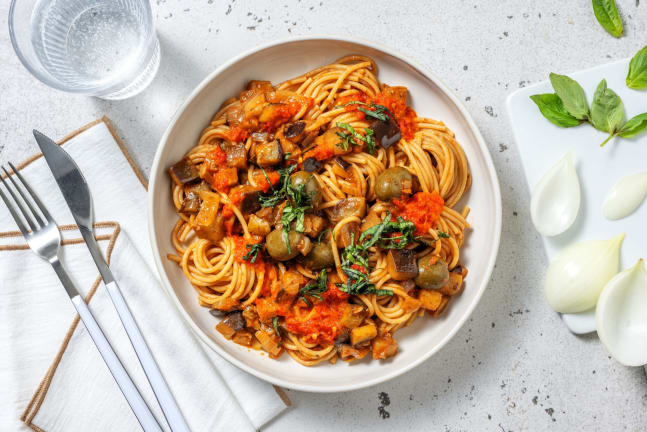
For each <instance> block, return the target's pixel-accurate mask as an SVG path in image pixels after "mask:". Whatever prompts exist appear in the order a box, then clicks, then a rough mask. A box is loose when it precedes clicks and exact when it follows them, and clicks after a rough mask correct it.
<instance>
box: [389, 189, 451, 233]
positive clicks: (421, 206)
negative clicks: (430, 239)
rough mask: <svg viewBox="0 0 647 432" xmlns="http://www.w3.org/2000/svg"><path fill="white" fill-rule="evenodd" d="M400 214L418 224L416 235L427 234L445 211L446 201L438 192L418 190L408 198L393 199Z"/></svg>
mask: <svg viewBox="0 0 647 432" xmlns="http://www.w3.org/2000/svg"><path fill="white" fill-rule="evenodd" d="M393 203H394V204H395V205H396V206H397V207H398V212H397V215H398V216H402V217H403V218H405V219H407V220H409V221H411V222H413V223H414V224H415V225H416V235H423V234H427V233H428V232H429V230H430V229H431V228H432V227H433V225H434V223H435V222H436V221H437V220H438V218H439V217H440V214H441V213H442V211H443V206H444V205H445V201H444V200H443V198H442V197H441V196H440V195H439V194H438V192H436V191H433V192H431V193H430V192H418V193H417V194H415V195H413V196H412V197H410V198H408V199H402V200H393Z"/></svg>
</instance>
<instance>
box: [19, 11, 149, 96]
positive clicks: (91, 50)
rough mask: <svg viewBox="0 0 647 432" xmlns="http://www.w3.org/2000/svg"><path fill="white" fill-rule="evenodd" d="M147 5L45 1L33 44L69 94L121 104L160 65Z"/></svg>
mask: <svg viewBox="0 0 647 432" xmlns="http://www.w3.org/2000/svg"><path fill="white" fill-rule="evenodd" d="M150 15H151V12H150V5H149V4H148V2H147V1H146V0H143V1H142V0H103V1H101V0H41V1H39V2H38V3H37V4H36V6H35V8H34V11H33V15H32V21H31V41H32V45H33V47H34V51H35V52H36V55H37V56H38V58H39V60H40V63H41V64H42V65H43V67H44V68H45V69H46V70H47V71H48V72H49V73H50V74H51V75H52V76H53V77H55V78H56V79H57V80H59V81H60V82H61V83H63V84H65V85H66V86H69V87H70V88H71V89H75V90H77V91H83V90H84V89H87V90H88V92H92V93H95V94H97V95H98V96H100V97H103V98H106V99H123V98H126V97H129V96H132V95H134V94H136V93H138V92H139V91H141V90H142V89H143V88H145V87H146V86H147V85H148V84H149V83H150V81H151V80H152V79H153V77H154V76H155V73H156V72H157V67H158V65H159V43H158V40H157V37H156V36H155V35H154V29H153V26H152V22H151V21H152V20H151V16H150Z"/></svg>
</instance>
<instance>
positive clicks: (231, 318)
mask: <svg viewBox="0 0 647 432" xmlns="http://www.w3.org/2000/svg"><path fill="white" fill-rule="evenodd" d="M223 322H224V323H225V324H227V325H228V326H229V327H231V328H232V329H234V331H238V330H242V329H244V328H245V318H243V313H242V311H235V312H231V313H228V314H227V315H226V316H225V319H224V320H223Z"/></svg>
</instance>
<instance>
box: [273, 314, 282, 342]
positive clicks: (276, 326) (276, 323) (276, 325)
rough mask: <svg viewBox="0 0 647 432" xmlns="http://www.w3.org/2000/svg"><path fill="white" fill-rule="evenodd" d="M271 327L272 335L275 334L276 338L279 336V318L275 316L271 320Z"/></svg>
mask: <svg viewBox="0 0 647 432" xmlns="http://www.w3.org/2000/svg"><path fill="white" fill-rule="evenodd" d="M272 327H274V333H276V335H277V336H279V337H280V336H281V333H279V317H278V316H275V317H274V318H272Z"/></svg>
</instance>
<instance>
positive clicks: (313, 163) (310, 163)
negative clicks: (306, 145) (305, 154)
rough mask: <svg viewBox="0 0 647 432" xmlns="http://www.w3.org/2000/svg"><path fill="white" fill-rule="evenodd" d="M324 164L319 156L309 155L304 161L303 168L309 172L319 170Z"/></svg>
mask: <svg viewBox="0 0 647 432" xmlns="http://www.w3.org/2000/svg"><path fill="white" fill-rule="evenodd" d="M321 167H323V164H322V163H321V162H319V161H318V160H317V158H313V157H309V158H307V159H306V160H304V161H303V169H304V170H305V171H307V172H318V171H319V170H320V169H321Z"/></svg>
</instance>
